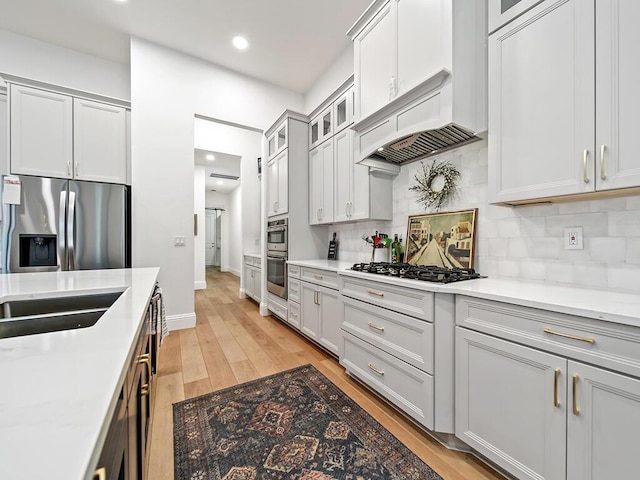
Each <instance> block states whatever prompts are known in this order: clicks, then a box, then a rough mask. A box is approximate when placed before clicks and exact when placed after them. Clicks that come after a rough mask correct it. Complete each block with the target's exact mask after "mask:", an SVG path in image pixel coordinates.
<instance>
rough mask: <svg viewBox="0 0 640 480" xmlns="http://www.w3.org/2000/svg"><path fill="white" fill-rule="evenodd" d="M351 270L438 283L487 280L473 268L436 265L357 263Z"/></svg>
mask: <svg viewBox="0 0 640 480" xmlns="http://www.w3.org/2000/svg"><path fill="white" fill-rule="evenodd" d="M351 270H355V271H357V272H367V273H374V274H377V275H388V276H390V277H398V278H409V279H412V280H423V281H425V282H437V283H451V282H460V281H462V280H473V279H474V278H486V277H483V276H482V275H480V274H479V273H477V272H476V271H475V270H474V269H473V268H456V267H451V268H448V267H439V266H436V265H409V264H408V263H386V262H373V263H356V264H354V265H353V267H351Z"/></svg>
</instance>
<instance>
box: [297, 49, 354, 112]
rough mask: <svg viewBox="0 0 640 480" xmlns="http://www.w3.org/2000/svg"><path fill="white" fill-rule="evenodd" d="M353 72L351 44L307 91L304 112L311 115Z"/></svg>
mask: <svg viewBox="0 0 640 480" xmlns="http://www.w3.org/2000/svg"><path fill="white" fill-rule="evenodd" d="M352 74H353V46H352V45H349V46H348V47H347V48H345V49H344V51H343V52H342V53H341V54H340V56H339V57H338V58H336V60H335V61H334V62H333V63H332V64H331V66H330V67H329V68H328V69H327V70H326V71H325V72H324V74H322V76H321V77H320V78H318V80H317V81H316V82H315V83H314V84H313V86H312V87H311V88H310V89H309V91H308V92H307V93H306V95H305V97H304V113H306V114H307V115H309V114H310V113H311V112H312V111H313V110H314V109H316V108H317V107H318V106H319V105H320V104H321V103H322V102H324V101H325V100H326V99H327V97H329V95H331V94H332V93H333V92H335V91H336V89H337V88H338V87H339V86H340V85H342V83H343V82H344V81H345V80H346V79H347V78H349V77H350V76H351V75H352Z"/></svg>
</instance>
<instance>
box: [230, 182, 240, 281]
mask: <svg viewBox="0 0 640 480" xmlns="http://www.w3.org/2000/svg"><path fill="white" fill-rule="evenodd" d="M229 210H230V212H231V215H229V217H228V218H229V237H230V238H229V242H228V245H229V271H230V272H231V273H233V274H234V275H236V276H238V277H240V276H241V274H242V273H241V272H242V242H240V241H238V239H240V238H242V226H243V222H242V217H243V210H244V209H243V207H242V187H238V188H236V189H235V190H233V191H232V192H231V193H230V194H229Z"/></svg>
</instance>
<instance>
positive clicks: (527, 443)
mask: <svg viewBox="0 0 640 480" xmlns="http://www.w3.org/2000/svg"><path fill="white" fill-rule="evenodd" d="M566 363H567V361H566V360H565V359H564V358H561V357H557V356H555V355H550V354H547V353H544V352H540V351H538V350H534V349H532V348H527V347H523V346H520V345H517V344H514V343H511V342H507V341H504V340H499V339H497V338H494V337H490V336H488V335H483V334H480V333H477V332H472V331H469V330H466V329H464V328H461V327H456V372H455V376H456V404H455V430H456V436H457V437H458V438H460V439H461V440H462V441H464V442H465V443H467V444H468V445H469V446H470V447H472V448H473V449H475V450H477V451H478V452H480V453H481V454H483V455H485V456H486V457H487V458H489V459H490V460H491V461H493V462H495V463H496V464H497V465H499V466H501V467H502V468H504V469H505V470H507V471H508V472H509V473H511V474H513V475H514V476H516V477H517V478H519V479H528V480H534V479H535V480H541V479H545V480H561V479H564V477H565V468H566V443H565V440H566V429H567V425H566V420H567V419H566V413H567V409H566V404H567V395H566V389H565V387H564V386H565V385H566V371H567V370H566V368H567V366H566ZM556 370H559V372H560V374H559V375H558V376H556V373H555V372H556ZM611 478H613V477H611Z"/></svg>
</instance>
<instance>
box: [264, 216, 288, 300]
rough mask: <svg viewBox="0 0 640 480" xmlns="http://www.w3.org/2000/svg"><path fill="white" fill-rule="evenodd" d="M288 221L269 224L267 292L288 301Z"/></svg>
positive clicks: (283, 220) (274, 221)
mask: <svg viewBox="0 0 640 480" xmlns="http://www.w3.org/2000/svg"><path fill="white" fill-rule="evenodd" d="M287 230H288V228H287V219H286V218H285V219H281V220H273V221H271V222H269V223H268V224H267V290H268V291H269V292H271V293H273V294H274V295H278V296H279V297H281V298H284V299H285V300H286V299H287V235H288V231H287Z"/></svg>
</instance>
